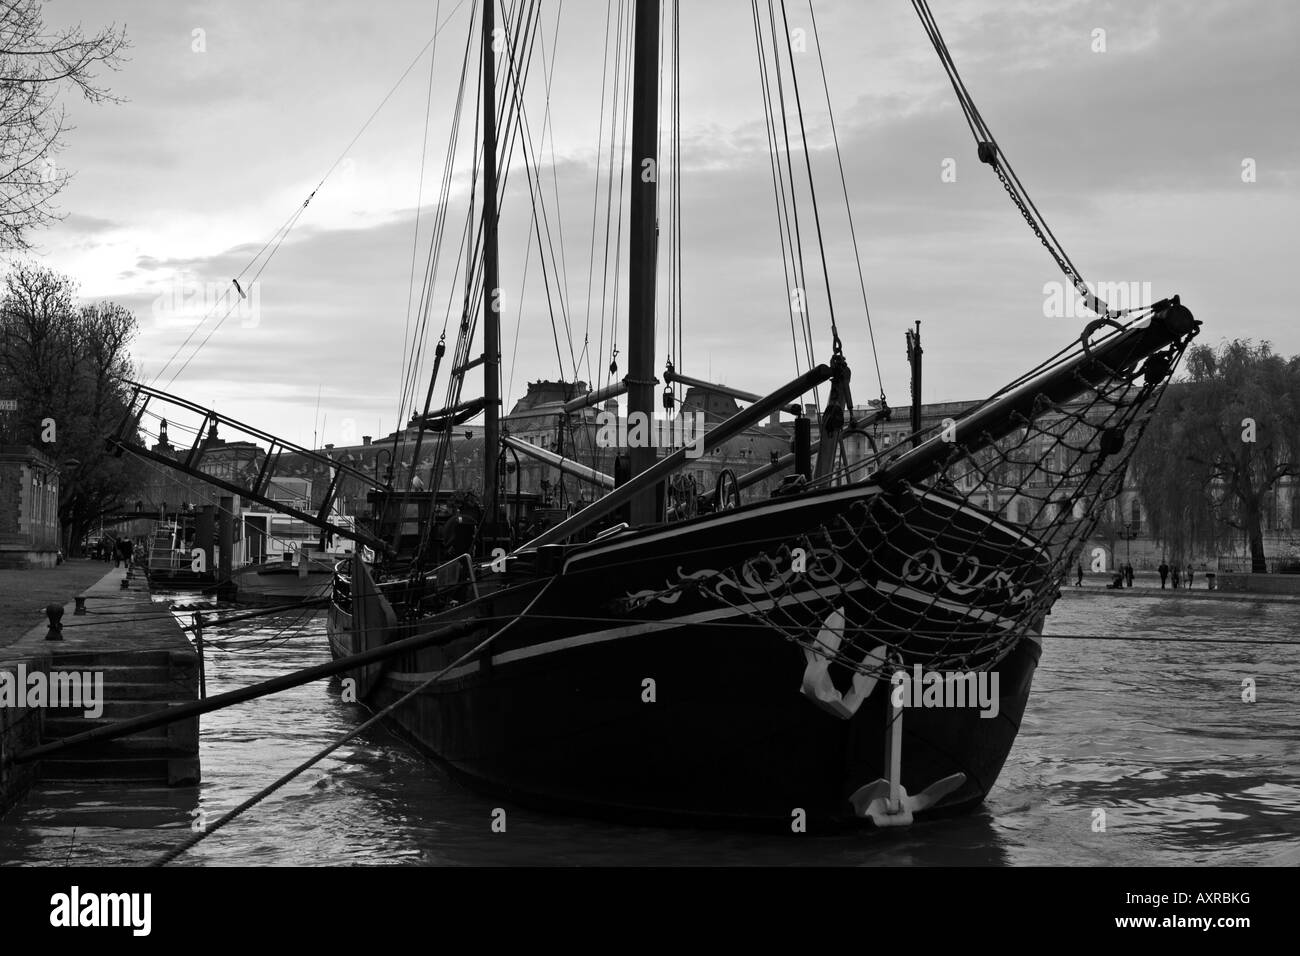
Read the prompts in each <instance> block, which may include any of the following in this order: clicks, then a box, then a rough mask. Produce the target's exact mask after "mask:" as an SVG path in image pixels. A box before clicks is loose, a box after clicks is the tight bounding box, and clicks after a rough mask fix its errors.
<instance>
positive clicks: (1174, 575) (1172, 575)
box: [1169, 564, 1180, 591]
mask: <svg viewBox="0 0 1300 956" xmlns="http://www.w3.org/2000/svg"><path fill="white" fill-rule="evenodd" d="M1179 574H1180V572H1179V570H1178V565H1176V564H1175V565H1174V566H1173V568H1172V569H1171V570H1170V572H1169V580H1170V583H1172V584H1173V586H1174V590H1175V591H1177V590H1178V581H1179Z"/></svg>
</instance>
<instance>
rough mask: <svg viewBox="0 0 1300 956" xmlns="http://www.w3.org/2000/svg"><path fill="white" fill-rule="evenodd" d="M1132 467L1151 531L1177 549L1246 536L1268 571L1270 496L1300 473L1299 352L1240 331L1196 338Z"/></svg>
mask: <svg viewBox="0 0 1300 956" xmlns="http://www.w3.org/2000/svg"><path fill="white" fill-rule="evenodd" d="M1131 468H1132V471H1133V477H1134V480H1135V482H1136V484H1137V488H1138V492H1139V493H1140V494H1141V496H1142V499H1143V503H1144V504H1145V506H1146V509H1147V516H1148V521H1149V524H1150V526H1151V532H1152V535H1153V536H1154V537H1155V539H1156V540H1157V541H1159V542H1161V543H1162V544H1163V545H1164V546H1165V548H1166V549H1167V551H1168V553H1169V556H1170V557H1171V558H1173V559H1174V560H1184V559H1186V558H1188V557H1190V555H1191V553H1192V552H1193V551H1197V550H1200V551H1211V550H1221V549H1223V548H1224V547H1225V546H1230V545H1231V544H1232V543H1234V542H1236V541H1240V540H1242V538H1243V537H1244V538H1245V540H1246V541H1247V542H1248V544H1249V548H1250V558H1251V570H1252V571H1256V572H1262V571H1266V570H1267V569H1268V568H1267V564H1266V561H1265V555H1264V531H1263V524H1264V522H1263V515H1264V512H1265V502H1266V501H1267V499H1268V498H1269V497H1270V496H1271V495H1272V494H1273V493H1274V490H1275V489H1276V488H1277V486H1278V484H1279V483H1280V482H1282V480H1283V479H1285V478H1287V477H1294V476H1297V475H1300V356H1296V357H1293V358H1290V359H1286V358H1283V357H1282V356H1280V355H1276V354H1274V353H1273V351H1272V348H1271V347H1270V346H1269V344H1268V343H1267V342H1261V343H1259V344H1254V343H1252V342H1251V341H1249V340H1240V339H1238V340H1234V341H1232V342H1228V343H1225V344H1223V345H1221V346H1219V348H1217V349H1215V348H1211V347H1209V346H1206V345H1198V346H1195V347H1194V348H1192V349H1191V350H1189V352H1188V354H1187V364H1186V372H1185V375H1184V376H1183V378H1182V379H1181V380H1180V381H1178V382H1175V383H1173V384H1172V385H1170V386H1169V388H1168V391H1167V392H1166V394H1165V397H1164V400H1163V401H1162V402H1161V404H1160V407H1159V409H1158V410H1157V412H1156V413H1155V415H1154V416H1153V417H1152V420H1151V423H1150V426H1149V427H1148V430H1147V433H1146V436H1145V438H1144V439H1143V441H1142V442H1141V443H1140V444H1139V445H1138V448H1137V451H1136V453H1135V454H1134V456H1133V459H1132V464H1131Z"/></svg>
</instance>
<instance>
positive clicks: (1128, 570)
mask: <svg viewBox="0 0 1300 956" xmlns="http://www.w3.org/2000/svg"><path fill="white" fill-rule="evenodd" d="M1124 586H1125V587H1128V588H1131V587H1132V586H1133V565H1131V564H1129V563H1128V562H1127V561H1125V562H1124Z"/></svg>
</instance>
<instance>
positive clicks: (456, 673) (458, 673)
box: [340, 581, 1036, 685]
mask: <svg viewBox="0 0 1300 956" xmlns="http://www.w3.org/2000/svg"><path fill="white" fill-rule="evenodd" d="M866 587H869V585H868V584H867V582H865V581H857V582H854V583H853V584H848V585H841V584H831V585H827V586H826V587H822V588H812V589H808V590H804V591H800V592H798V593H797V594H787V595H785V596H784V597H782V598H776V599H769V600H766V601H755V602H754V603H753V607H754V609H755V610H756V611H768V610H771V609H773V608H775V607H781V606H785V605H789V604H795V603H801V602H804V601H808V600H812V599H817V598H827V597H833V596H834V595H836V594H843V593H846V592H851V591H858V590H862V589H864V588H866ZM875 587H876V589H878V590H880V591H882V592H885V591H887V592H888V593H894V594H897V595H899V596H900V597H906V598H912V599H915V600H919V601H923V602H924V603H926V604H930V603H934V604H937V605H939V606H941V607H943V608H944V609H945V610H950V611H953V612H954V613H958V614H967V615H972V616H977V617H978V618H979V619H980V620H986V621H989V622H990V623H992V624H994V625H995V626H997V627H999V628H1001V629H1003V630H1009V629H1010V628H1011V627H1012V626H1014V624H1015V621H1014V619H1012V618H1004V617H999V616H998V615H995V614H992V613H990V612H987V611H978V610H977V609H975V608H971V607H969V606H967V605H964V604H958V603H956V602H954V601H945V600H942V599H936V598H935V597H934V596H933V595H928V594H926V593H925V592H924V591H917V590H914V589H912V588H907V587H899V586H893V585H876V586H875ZM747 616H748V615H746V614H744V613H741V612H737V611H736V610H735V609H734V608H730V607H726V608H718V609H716V610H712V611H699V612H697V613H695V614H685V615H682V616H681V617H672V618H665V619H664V620H662V621H641V622H638V623H636V624H625V625H622V626H619V627H610V628H604V629H603V630H599V631H588V632H586V633H584V634H574V635H572V636H570V637H563V638H559V639H557V640H554V641H547V642H545V643H543V644H533V645H530V646H528V647H520V648H517V649H515V650H511V651H503V652H502V653H500V654H494V655H492V666H493V667H499V666H502V665H505V664H512V663H516V662H518V661H524V660H530V659H532V658H535V657H542V656H544V655H547V654H557V653H560V652H562V651H567V650H571V649H573V648H575V647H585V646H587V645H591V644H601V643H605V642H607V641H616V640H620V639H622V638H626V637H635V636H637V635H640V634H649V633H652V632H655V631H669V630H675V629H677V628H681V627H689V626H691V625H693V624H708V623H712V622H716V621H719V620H721V619H723V618H728V617H731V618H745V617H747ZM349 623H350V618H349ZM1033 636H1035V637H1036V635H1033ZM340 650H345V649H343V648H340ZM481 668H482V664H481V663H480V662H479V661H474V662H471V663H469V664H463V665H461V666H460V667H457V668H455V669H454V670H451V671H448V672H447V673H446V674H445V675H444V676H443V679H444V680H455V679H457V678H460V677H466V676H468V675H470V674H474V673H477V672H478V671H479V670H480V669H481ZM435 673H437V671H421V672H394V671H390V672H389V673H388V674H387V675H386V676H387V677H389V678H391V679H393V680H394V682H396V683H400V684H412V685H414V684H421V683H423V682H424V681H426V680H428V679H429V678H430V677H432V676H433V675H434V674H435Z"/></svg>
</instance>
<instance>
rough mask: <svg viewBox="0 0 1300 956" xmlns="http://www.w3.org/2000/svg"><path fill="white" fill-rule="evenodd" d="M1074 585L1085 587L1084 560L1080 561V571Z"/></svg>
mask: <svg viewBox="0 0 1300 956" xmlns="http://www.w3.org/2000/svg"><path fill="white" fill-rule="evenodd" d="M1074 586H1075V587H1076V588H1081V587H1083V562H1082V561H1080V562H1079V573H1078V576H1077V577H1076V578H1075V579H1074Z"/></svg>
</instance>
